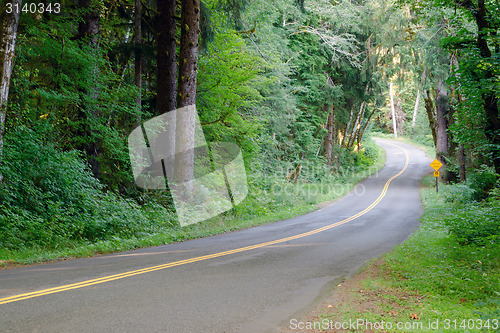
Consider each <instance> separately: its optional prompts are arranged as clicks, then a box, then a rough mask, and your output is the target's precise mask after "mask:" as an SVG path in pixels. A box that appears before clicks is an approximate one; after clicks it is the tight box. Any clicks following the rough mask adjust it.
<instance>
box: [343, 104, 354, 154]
mask: <svg viewBox="0 0 500 333" xmlns="http://www.w3.org/2000/svg"><path fill="white" fill-rule="evenodd" d="M353 116H354V105H353V106H352V107H351V113H350V114H349V121H348V122H347V124H346V126H345V133H344V137H343V138H342V143H341V144H340V145H341V146H342V147H346V143H347V140H348V139H349V138H348V136H349V131H350V130H351V123H352V117H353Z"/></svg>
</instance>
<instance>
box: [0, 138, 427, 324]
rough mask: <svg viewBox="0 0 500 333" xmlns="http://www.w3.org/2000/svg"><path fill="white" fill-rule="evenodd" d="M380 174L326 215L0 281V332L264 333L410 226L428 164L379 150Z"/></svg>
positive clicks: (421, 157)
mask: <svg viewBox="0 0 500 333" xmlns="http://www.w3.org/2000/svg"><path fill="white" fill-rule="evenodd" d="M377 143H378V144H379V145H381V146H382V147H383V148H384V149H385V150H386V152H387V160H386V165H385V166H384V168H383V169H382V170H381V171H379V172H378V173H377V174H376V175H374V176H372V177H369V178H367V179H366V180H364V181H363V182H361V183H360V184H359V185H358V187H357V188H356V190H355V191H353V192H351V193H350V194H348V195H347V196H345V197H344V198H342V199H340V200H338V201H337V202H335V203H334V204H332V205H330V206H327V207H325V208H322V209H320V210H318V211H316V212H313V213H310V214H307V215H304V216H300V217H297V218H293V219H289V220H286V221H281V222H277V223H273V224H269V225H265V226H261V227H256V228H251V229H247V230H242V231H238V232H233V233H228V234H224V235H219V236H214V237H208V238H203V239H196V240H191V241H186V242H183V243H178V244H170V245H165V246H159V247H154V248H147V249H140V250H135V251H129V252H123V253H118V254H112V255H106V256H100V257H94V258H85V259H77V260H68V261H63V262H55V263H50V264H44V265H35V266H30V267H24V268H18V269H10V270H3V271H0V332H92V333H94V332H175V333H177V332H217V333H222V332H266V331H269V332H272V331H273V330H275V329H276V328H277V327H281V326H288V322H289V320H290V319H291V318H298V317H299V316H300V315H301V314H302V313H304V312H305V311H307V310H308V309H309V308H310V307H311V306H312V305H313V304H315V302H317V301H318V299H317V298H318V296H320V295H321V294H322V293H323V292H324V291H325V290H327V289H328V288H331V287H332V286H333V285H334V283H337V282H338V281H339V280H340V279H342V278H345V277H347V276H349V275H351V274H353V273H355V272H356V271H357V270H358V269H359V268H360V267H361V266H362V265H363V264H364V263H365V262H366V261H367V260H369V259H371V258H374V257H377V256H379V255H381V254H383V253H385V252H388V251H390V250H391V249H393V247H394V246H395V245H397V244H399V243H401V242H403V241H404V240H405V239H406V238H407V237H408V236H409V235H410V234H411V233H412V232H413V231H414V230H415V229H416V228H417V226H418V219H419V217H420V215H421V213H422V209H421V205H420V199H419V190H418V186H419V181H420V179H421V178H422V176H423V175H425V174H428V173H429V172H430V171H431V169H430V167H429V163H430V159H428V157H426V155H425V154H424V153H423V152H422V151H421V150H419V149H416V148H415V147H413V146H410V145H406V144H403V143H400V142H392V141H389V140H382V139H378V140H377Z"/></svg>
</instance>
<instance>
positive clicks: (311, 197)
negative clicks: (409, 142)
mask: <svg viewBox="0 0 500 333" xmlns="http://www.w3.org/2000/svg"><path fill="white" fill-rule="evenodd" d="M367 145H368V146H371V149H372V151H373V152H375V154H376V156H375V157H374V158H373V160H374V164H373V165H371V166H367V165H365V166H364V167H363V168H358V170H357V171H355V172H353V171H350V172H345V173H338V174H336V175H334V176H332V177H329V178H328V179H326V180H325V181H322V182H307V181H299V182H298V183H297V184H291V183H290V182H288V181H285V180H284V179H283V177H281V178H279V179H274V180H273V181H272V182H267V184H268V185H267V186H265V187H256V186H251V187H250V193H249V195H248V197H247V198H246V199H245V200H244V201H243V202H242V203H241V204H240V205H239V206H237V207H236V208H235V209H233V210H231V211H229V212H226V213H225V214H222V215H220V216H217V217H214V218H212V219H210V220H207V221H204V222H201V223H197V224H193V225H190V226H186V227H179V226H178V225H176V223H175V215H173V213H171V212H168V211H166V210H164V209H163V210H159V209H157V208H158V207H154V206H153V207H149V208H148V207H145V208H144V211H143V212H141V213H140V214H138V216H139V217H140V218H141V219H145V216H146V217H147V219H148V220H149V221H150V224H151V225H152V226H155V227H154V228H153V227H151V229H150V231H148V229H147V228H144V227H143V228H142V229H143V230H144V231H141V232H134V234H133V235H132V236H129V237H118V236H117V237H113V238H112V239H107V240H98V241H94V242H89V241H66V242H65V243H61V245H60V246H56V247H55V248H54V247H53V246H50V247H49V246H47V247H44V246H31V247H21V248H19V249H16V250H9V249H7V248H0V267H11V266H15V265H20V264H31V263H36V262H44V261H51V260H61V259H66V258H76V257H88V256H93V255H96V254H104V253H111V252H118V251H125V250H130V249H134V248H141V247H149V246H157V245H164V244H169V243H174V242H180V241H184V240H188V239H194V238H200V237H206V236H211V235H216V234H221V233H225V232H230V231H234V230H239V229H245V228H249V227H253V226H257V225H262V224H266V223H271V222H275V221H279V220H284V219H288V218H292V217H295V216H300V215H303V214H306V213H309V212H312V211H314V210H317V209H318V208H320V207H322V206H324V205H325V204H326V203H329V202H332V201H334V200H336V199H338V198H340V197H342V196H344V195H346V194H347V193H348V192H350V191H351V190H352V189H353V188H354V186H355V185H356V184H357V183H358V182H359V181H361V180H362V179H364V178H366V177H368V176H370V175H371V174H374V173H375V172H376V171H378V170H380V169H381V168H382V167H383V165H384V164H385V151H384V150H383V149H382V148H380V147H378V146H376V145H375V144H374V143H373V142H368V143H367ZM269 184H271V185H269ZM110 207H111V208H110V209H109V210H107V211H110V210H111V211H112V210H113V209H112V207H114V206H110ZM120 213H121V215H120V214H117V222H116V223H122V222H121V219H120V216H122V215H123V214H125V215H126V213H127V211H126V209H124V211H123V212H120ZM165 214H170V215H169V216H165ZM127 219H131V218H130V217H127ZM141 223H144V222H141ZM124 227H126V225H124Z"/></svg>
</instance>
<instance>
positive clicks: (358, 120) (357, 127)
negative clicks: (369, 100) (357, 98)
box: [347, 102, 366, 148]
mask: <svg viewBox="0 0 500 333" xmlns="http://www.w3.org/2000/svg"><path fill="white" fill-rule="evenodd" d="M365 107H366V104H365V102H362V103H361V106H360V107H359V111H358V114H357V115H356V121H355V122H354V127H353V128H352V133H351V137H350V138H349V143H348V144H347V147H348V148H351V147H352V145H353V144H354V141H356V138H357V137H358V135H357V134H358V131H359V130H360V127H361V121H362V120H363V115H364V113H365Z"/></svg>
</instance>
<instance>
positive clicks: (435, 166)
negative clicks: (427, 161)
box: [431, 159, 443, 193]
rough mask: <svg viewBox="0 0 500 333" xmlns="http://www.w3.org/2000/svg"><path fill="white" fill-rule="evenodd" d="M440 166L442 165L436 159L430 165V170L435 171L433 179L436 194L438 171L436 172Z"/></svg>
mask: <svg viewBox="0 0 500 333" xmlns="http://www.w3.org/2000/svg"><path fill="white" fill-rule="evenodd" d="M442 166H443V163H441V162H439V161H438V160H437V159H435V160H434V161H432V163H431V168H433V169H434V170H436V171H434V178H436V193H438V178H439V171H438V170H439V168H441V167H442Z"/></svg>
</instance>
